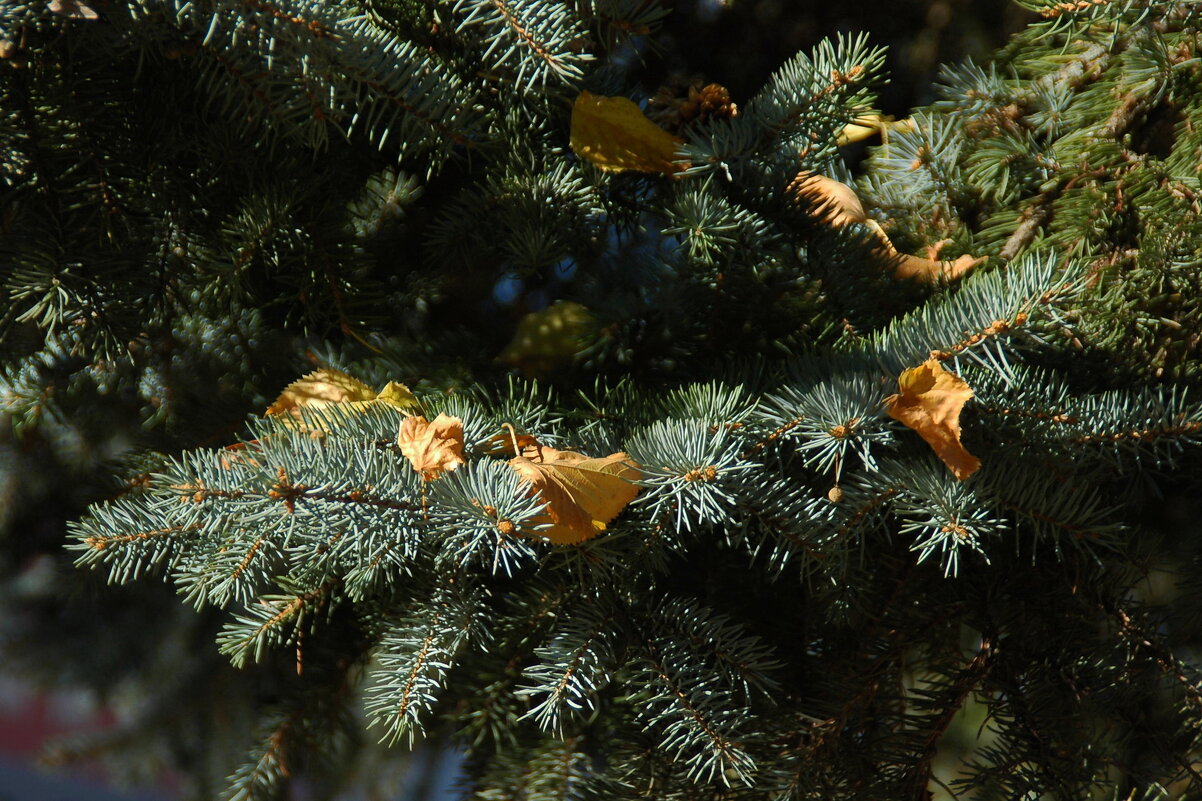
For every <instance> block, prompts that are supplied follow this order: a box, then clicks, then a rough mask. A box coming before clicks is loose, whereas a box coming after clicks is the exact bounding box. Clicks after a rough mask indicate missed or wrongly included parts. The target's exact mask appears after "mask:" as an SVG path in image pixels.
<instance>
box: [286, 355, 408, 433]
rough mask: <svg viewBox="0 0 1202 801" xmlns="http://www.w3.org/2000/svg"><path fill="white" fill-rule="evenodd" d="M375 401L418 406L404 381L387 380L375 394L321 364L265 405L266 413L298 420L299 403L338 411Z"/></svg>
mask: <svg viewBox="0 0 1202 801" xmlns="http://www.w3.org/2000/svg"><path fill="white" fill-rule="evenodd" d="M376 404H387V405H389V406H392V407H395V408H397V409H400V410H401V411H406V410H410V409H417V408H418V403H417V398H416V397H414V395H413V393H412V392H410V391H409V388H408V387H406V386H405V385H404V384H398V383H396V382H394V381H389V382H388V384H387V385H386V386H385V387H384V389H382V390H381V391H380V392H379V393H378V394H377V393H376V391H375V390H374V389H372V388H371V387H369V386H368V385H367V384H364V383H363V382H362V381H360V380H359V379H357V378H355V377H354V376H351V375H347V374H346V373H344V372H342V371H341V370H334V369H332V368H329V367H324V368H322V369H320V370H314V371H313V372H311V373H309V374H308V375H307V376H305V377H304V378H301V379H299V380H297V381H293V382H292V383H291V384H289V385H288V387H287V388H286V389H285V390H284V391H283V392H282V393H280V396H279V397H278V398H276V400H275V403H273V404H271V405H270V406H268V407H267V414H271V415H280V414H285V413H287V414H290V415H292V416H293V417H295V418H296V419H297V420H300V419H301V413H300V409H301V408H302V407H309V408H311V409H317V408H330V407H337V408H338V409H339V410H340V411H348V412H350V411H359V410H362V409H365V408H367V407H369V406H373V405H376Z"/></svg>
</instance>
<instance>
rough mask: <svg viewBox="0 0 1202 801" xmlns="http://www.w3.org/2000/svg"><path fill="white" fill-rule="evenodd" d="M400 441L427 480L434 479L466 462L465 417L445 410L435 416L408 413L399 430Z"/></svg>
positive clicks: (423, 477) (406, 455)
mask: <svg viewBox="0 0 1202 801" xmlns="http://www.w3.org/2000/svg"><path fill="white" fill-rule="evenodd" d="M397 445H399V446H400V447H401V453H402V454H404V456H405V458H407V459H408V460H409V463H410V464H412V465H413V469H414V470H416V471H417V472H419V473H421V476H422V479H424V480H425V481H433V480H434V479H436V478H438V477H439V476H440V475H442V474H443V473H444V472H446V471H448V470H454V469H455V468H457V467H459V466H460V465H462V464H466V462H465V461H464V458H463V421H462V420H460V419H459V418H458V417H451V416H449V415H446V414H440V415H438V417H435V418H434V419H433V420H427V419H426V418H424V417H421V416H416V415H415V416H412V417H406V418H405V419H404V420H402V421H401V428H400V431H399V432H397Z"/></svg>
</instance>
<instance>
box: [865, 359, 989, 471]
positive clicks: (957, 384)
mask: <svg viewBox="0 0 1202 801" xmlns="http://www.w3.org/2000/svg"><path fill="white" fill-rule="evenodd" d="M897 385H898V389H899V390H900V391H899V392H898V394H896V395H890V396H889V397H888V398H886V399H885V405H886V406H887V409H888V413H889V416H890V417H892V418H893V419H894V420H897V421H899V422H901V423H903V424H905V425H906V426H908V427H910V428H912V429H914V430H915V431H917V432H918V435H919V436H920V437H922V438H923V439H924V440H926V442H927V444H928V445H930V446H931V449H932V450H934V451H935V453H936V455H938V456H939V458H940V459H942V460H943V463H944V464H946V465H947V466H948V468H950V469H951V471H952V473H953V474H954V475H955V476H956V478H957V479H959V480H960V481H963V480H964V479H966V478H968V477H969V476H971V475H972V474H973V473H975V472H976V471H977V468H978V467H980V466H981V460H980V459H978V458H977V457H975V456H973V455H972V454H971V453H969V452H968V451H967V450H966V449H965V447H964V445H963V444H961V442H960V412H961V410H963V408H964V404H965V403H967V402H968V400H969V399H970V398H972V396H973V394H972V389H971V388H969V386H968V383H967V382H966V381H965V380H964V379H963V378H961V377H960V376H958V375H956V374H955V373H951V372H948V371H947V370H945V369H944V367H943V365H942V364H941V363H940V362H939V360H938V359H928V360H927V361H926V362H924V363H923V364H921V365H919V366H918V367H911V368H910V369H909V370H905V371H904V372H902V374H901V376H899V377H898V379H897Z"/></svg>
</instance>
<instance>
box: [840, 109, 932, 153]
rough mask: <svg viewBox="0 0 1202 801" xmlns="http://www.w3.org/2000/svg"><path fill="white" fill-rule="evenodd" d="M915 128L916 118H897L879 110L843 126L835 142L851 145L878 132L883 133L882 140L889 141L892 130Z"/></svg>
mask: <svg viewBox="0 0 1202 801" xmlns="http://www.w3.org/2000/svg"><path fill="white" fill-rule="evenodd" d="M912 130H914V120H913V119H911V118H906V119H904V120H895V119H893V118H892V117H890V116H887V115H882V114H880V113H879V112H875V111H874V112H872V113H871V114H864V115H863V116H860V117H856V118H855V119H854V120H852V121H851V122H849V123H848V124H847V125H845V126H844V127H843V130H842V131H840V132H839V136H838V137H837V138H836V139H835V144H837V145H839V146H840V147H842V146H843V145H850V144H851V143H852V142H860V141H863V140H865V139H867V138H869V137H871V136H874V135H876V134H880V135H881V140H882V141H883V142H884V143H885V144H888V143H889V132H890V131H912Z"/></svg>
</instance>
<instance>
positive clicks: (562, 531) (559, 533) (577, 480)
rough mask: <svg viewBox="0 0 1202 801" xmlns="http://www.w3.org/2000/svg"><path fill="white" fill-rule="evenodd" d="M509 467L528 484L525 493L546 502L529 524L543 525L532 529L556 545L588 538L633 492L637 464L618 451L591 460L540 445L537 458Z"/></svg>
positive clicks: (521, 459) (602, 527)
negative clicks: (528, 489) (539, 457)
mask: <svg viewBox="0 0 1202 801" xmlns="http://www.w3.org/2000/svg"><path fill="white" fill-rule="evenodd" d="M509 466H510V467H512V468H513V469H514V471H516V472H517V474H518V475H519V476H521V477H522V479H523V480H525V481H526V482H527V483H528V484H529V485H530V494H531V495H536V496H538V497H540V498H541V499H542V500H543V501H545V502H546V504H547V507H546V511H544V512H543V514H541V515H539V516H538V517H536V518H534V521H533V522H534V523H548V524H550V525H549V526H548V527H547V528H543V529H541V530H539V531H538V536H540V537H545V538H546V539H548V540H550V541H551V542H553V543H555V544H556V545H574V544H576V543H580V542H584V541H585V540H588V539H592V538H593V537H595V536H597V535H598V534H600V533H601V532H602V531H604V530H605V526H606V524H607V523H609V521H611V520H613V519H614V518H615V517H617V516H618V513H619V512H621V511H622V510H623V509H624V508H626V504H628V503H630V502H631V501H633V500H634V498H635V496H636V495H638V494H639V487H638V485H637V484H634V483H632V482H634V481H636V480H637V479H638V478H639V477H640V473H639V470H638V467H637V466H636V465H635V464H634V462H632V461H631V460H630V457H629V456H627V455H626V454H624V453H614V454H610V455H609V456H606V457H605V458H603V459H592V458H590V457H588V456H585V455H584V454H580V453H574V452H572V451H557V450H555V449H554V448H546V447H544V448H542V458H541V460H540V459H527V458H525V457H522V456H518V457H515V458H513V459H511V460H510V461H509Z"/></svg>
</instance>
